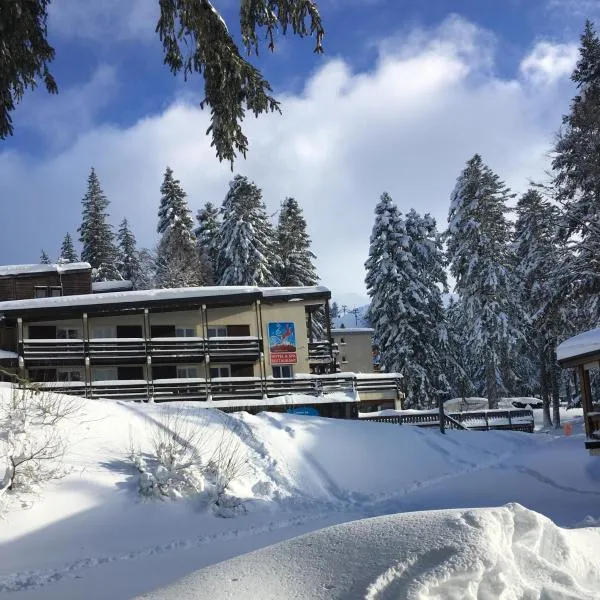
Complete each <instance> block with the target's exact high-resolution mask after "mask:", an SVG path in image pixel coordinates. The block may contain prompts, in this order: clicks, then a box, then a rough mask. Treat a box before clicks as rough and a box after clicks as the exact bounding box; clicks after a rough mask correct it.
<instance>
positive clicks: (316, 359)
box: [308, 340, 338, 364]
mask: <svg viewBox="0 0 600 600" xmlns="http://www.w3.org/2000/svg"><path fill="white" fill-rule="evenodd" d="M337 352H338V349H337V344H331V343H330V342H328V341H325V340H323V341H319V342H308V362H310V363H325V364H327V363H330V362H333V354H336V353H337Z"/></svg>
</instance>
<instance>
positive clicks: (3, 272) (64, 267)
mask: <svg viewBox="0 0 600 600" xmlns="http://www.w3.org/2000/svg"><path fill="white" fill-rule="evenodd" d="M91 269H92V267H91V265H90V263H86V262H75V263H59V264H52V265H43V264H34V265H3V266H0V277H15V276H19V275H37V274H39V273H66V272H67V271H90V270H91Z"/></svg>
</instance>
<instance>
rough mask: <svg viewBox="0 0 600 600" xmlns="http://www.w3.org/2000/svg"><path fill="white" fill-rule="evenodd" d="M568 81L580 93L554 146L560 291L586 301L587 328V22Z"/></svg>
mask: <svg viewBox="0 0 600 600" xmlns="http://www.w3.org/2000/svg"><path fill="white" fill-rule="evenodd" d="M571 79H572V80H573V81H574V82H575V83H576V84H577V87H578V91H579V93H578V94H577V95H576V96H575V98H574V99H573V101H572V103H571V110H570V113H569V114H568V115H565V116H564V117H563V126H562V128H561V130H560V132H559V133H558V136H557V142H556V145H555V147H554V160H553V161H552V169H553V171H554V180H553V186H554V189H555V192H556V197H557V200H558V202H559V203H560V204H561V205H562V206H563V207H564V214H563V219H562V231H561V233H562V240H563V241H566V242H568V245H569V247H568V251H567V252H565V262H564V265H563V266H564V268H563V270H562V273H561V278H560V288H561V290H562V293H563V294H565V293H567V292H569V293H570V295H571V297H574V298H579V299H583V300H585V301H586V302H587V307H586V311H587V312H588V314H589V316H590V319H589V322H588V327H594V326H596V325H597V324H598V322H600V302H599V301H598V297H599V293H600V200H599V199H600V161H599V160H598V148H599V147H600V126H599V123H600V39H599V38H598V35H597V34H596V32H595V30H594V26H593V24H592V23H591V22H590V21H587V22H586V24H585V30H584V33H583V35H582V37H581V46H580V49H579V61H578V63H577V66H576V68H575V70H574V72H573V74H572V77H571Z"/></svg>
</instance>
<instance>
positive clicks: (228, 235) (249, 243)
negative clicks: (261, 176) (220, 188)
mask: <svg viewBox="0 0 600 600" xmlns="http://www.w3.org/2000/svg"><path fill="white" fill-rule="evenodd" d="M221 214H222V221H221V226H220V229H219V251H218V254H217V281H218V282H219V285H259V286H276V285H278V281H277V279H276V275H275V273H276V272H277V271H278V269H279V262H280V261H279V259H278V257H277V255H276V251H277V250H276V239H275V233H274V231H273V226H272V225H271V223H270V221H269V217H268V216H267V212H266V207H265V205H264V202H263V201H262V192H261V191H260V189H259V188H258V187H257V186H256V185H255V184H254V183H253V182H251V181H248V178H247V177H244V176H242V175H236V176H235V177H234V179H233V180H232V181H231V182H230V183H229V191H228V192H227V195H226V196H225V200H224V201H223V206H222V207H221Z"/></svg>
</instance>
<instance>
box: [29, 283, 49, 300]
mask: <svg viewBox="0 0 600 600" xmlns="http://www.w3.org/2000/svg"><path fill="white" fill-rule="evenodd" d="M33 297H34V298H47V297H48V288H47V287H46V286H40V285H36V286H35V287H34V288H33Z"/></svg>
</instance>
